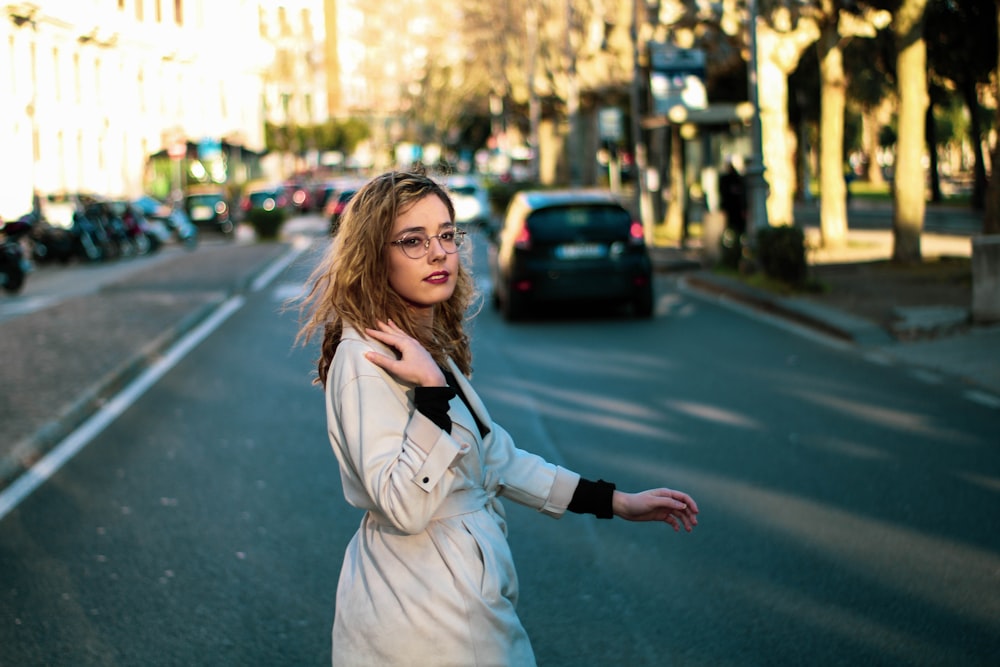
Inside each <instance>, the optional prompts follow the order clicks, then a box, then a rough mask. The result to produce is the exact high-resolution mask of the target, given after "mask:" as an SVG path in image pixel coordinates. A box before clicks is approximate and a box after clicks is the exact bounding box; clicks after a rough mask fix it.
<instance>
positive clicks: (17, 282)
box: [0, 220, 31, 294]
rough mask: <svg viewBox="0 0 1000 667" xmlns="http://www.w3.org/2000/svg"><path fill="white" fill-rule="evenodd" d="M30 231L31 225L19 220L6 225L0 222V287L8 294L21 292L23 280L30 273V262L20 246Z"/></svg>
mask: <svg viewBox="0 0 1000 667" xmlns="http://www.w3.org/2000/svg"><path fill="white" fill-rule="evenodd" d="M30 230H31V225H29V224H28V223H26V222H23V221H21V220H17V221H14V222H8V223H4V222H3V221H2V220H0V285H2V286H3V289H4V291H5V292H7V293H9V294H16V293H17V292H20V291H21V288H22V287H23V286H24V278H25V276H26V275H27V274H28V272H29V271H31V262H29V261H28V258H27V257H25V254H24V248H23V247H22V246H21V239H22V238H23V237H24V236H26V235H27V233H28V232H29V231H30Z"/></svg>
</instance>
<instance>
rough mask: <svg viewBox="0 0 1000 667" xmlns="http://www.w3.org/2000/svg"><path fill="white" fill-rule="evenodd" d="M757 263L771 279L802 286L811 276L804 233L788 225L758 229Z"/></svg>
mask: <svg viewBox="0 0 1000 667" xmlns="http://www.w3.org/2000/svg"><path fill="white" fill-rule="evenodd" d="M757 263H758V264H759V266H760V268H761V270H763V271H764V274H765V275H767V276H768V277H770V278H774V279H775V280H780V281H782V282H785V283H787V284H789V285H793V286H800V285H803V284H804V283H805V282H806V277H807V275H808V265H807V264H806V243H805V234H803V232H802V230H801V229H799V228H798V227H791V226H788V225H783V226H780V227H765V228H763V229H760V230H758V231H757Z"/></svg>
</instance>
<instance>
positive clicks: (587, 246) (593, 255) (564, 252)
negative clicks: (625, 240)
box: [556, 243, 608, 259]
mask: <svg viewBox="0 0 1000 667" xmlns="http://www.w3.org/2000/svg"><path fill="white" fill-rule="evenodd" d="M607 254H608V249H607V247H606V246H604V245H603V244H601V243H570V244H566V245H561V246H556V257H557V258H558V259H600V258H602V257H605V256H606V255H607Z"/></svg>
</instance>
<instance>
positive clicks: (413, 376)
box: [300, 172, 698, 667]
mask: <svg viewBox="0 0 1000 667" xmlns="http://www.w3.org/2000/svg"><path fill="white" fill-rule="evenodd" d="M463 238H464V232H463V230H460V229H458V228H457V227H456V225H455V211H454V208H453V206H452V202H451V199H450V198H449V196H448V194H447V192H446V191H445V190H444V189H443V188H442V187H441V186H440V185H439V184H438V183H437V182H436V181H434V180H433V179H431V178H429V177H427V176H425V175H422V174H419V173H405V172H390V173H386V174H382V175H380V176H377V177H375V178H374V179H372V180H371V181H370V182H368V183H367V184H366V185H365V186H364V187H362V188H361V189H360V190H358V192H357V194H355V196H354V198H353V199H352V200H351V203H350V204H349V206H348V208H347V210H346V211H345V213H344V215H343V217H342V219H341V224H340V228H339V231H338V232H337V234H336V236H335V237H334V239H333V241H332V243H331V247H330V250H329V252H328V254H327V256H326V257H325V259H324V260H323V261H322V262H321V263H320V265H319V266H318V267H317V269H316V271H315V273H314V275H313V277H312V279H311V281H310V282H311V290H310V292H309V295H308V298H307V299H306V301H305V303H304V306H303V308H304V314H305V317H304V320H303V326H302V330H301V332H300V337H302V338H304V339H305V340H306V341H308V340H309V339H310V338H311V337H312V336H314V335H316V336H318V335H320V334H321V335H322V346H321V354H320V358H319V361H318V372H319V377H318V379H317V382H318V383H319V384H321V385H322V386H323V387H324V389H325V392H326V413H327V423H328V432H329V436H330V442H331V443H332V445H333V450H334V453H335V454H336V456H337V460H338V461H339V463H340V473H341V480H342V484H343V489H344V495H345V496H346V499H347V501H348V502H349V503H350V504H351V505H354V506H355V507H359V508H362V509H364V510H367V511H366V513H365V515H364V518H363V519H362V521H361V526H360V527H359V529H358V531H357V533H356V534H355V536H354V538H353V539H352V540H351V542H350V544H349V545H348V547H347V551H346V553H345V556H344V563H343V567H342V569H341V573H340V581H339V583H338V587H337V602H336V614H335V619H334V624H333V664H334V665H337V666H338V667H347V666H350V665H359V666H364V667H369V666H371V665H435V666H440V665H460V666H462V667H468V666H469V665H519V666H524V665H533V664H535V660H534V655H533V653H532V649H531V643H530V642H529V640H528V635H527V633H526V632H525V630H524V628H523V627H522V625H521V623H520V621H519V620H518V617H517V614H516V612H515V605H516V602H517V594H518V587H517V575H516V573H515V570H514V563H513V559H512V557H511V552H510V549H509V546H508V544H507V531H506V525H505V522H504V513H503V507H502V505H501V503H500V500H499V499H500V498H506V499H509V500H511V501H514V502H517V503H520V504H523V505H527V506H529V507H533V508H535V509H537V510H538V511H540V512H542V513H544V514H548V515H549V516H552V517H556V518H558V517H561V516H562V515H563V513H565V512H566V510H569V511H571V512H578V513H583V512H585V513H592V514H595V515H597V516H598V517H603V518H611V517H612V516H619V517H622V518H625V519H628V520H631V521H662V522H666V523H668V524H670V525H671V526H673V528H674V530H679V529H680V528H681V526H683V527H684V529H685V530H687V531H690V530H691V529H692V528H693V527H694V526H695V525H696V524H697V518H696V515H697V513H698V507H697V505H696V504H695V502H694V500H692V499H691V498H690V497H689V496H688V495H687V494H685V493H682V492H680V491H673V490H670V489H665V488H660V489H652V490H649V491H644V492H642V493H635V494H631V493H623V492H621V491H618V490H616V489H615V487H614V485H613V484H609V483H607V482H604V481H597V482H590V481H587V480H585V479H582V478H581V477H580V476H579V475H578V474H576V473H574V472H571V471H569V470H567V469H565V468H562V467H560V466H557V465H553V464H551V463H548V462H546V461H545V460H543V459H542V458H540V457H538V456H536V455H534V454H531V453H528V452H526V451H524V450H521V449H518V448H517V447H516V446H515V445H514V442H513V441H512V440H511V437H510V435H508V434H507V433H506V432H505V431H504V430H503V428H501V427H500V426H499V425H497V424H496V423H494V422H493V421H492V419H490V415H489V412H488V411H487V410H486V407H485V406H484V405H483V403H482V401H480V399H479V397H478V396H477V395H476V392H475V390H474V389H473V388H472V386H471V384H470V383H469V379H468V377H469V375H470V373H471V368H472V365H471V353H470V349H469V339H468V336H467V335H466V333H465V330H464V328H463V322H464V318H465V317H466V316H467V314H468V310H469V307H470V305H471V301H472V298H473V286H472V280H471V278H470V276H469V273H468V272H467V271H466V269H465V268H464V267H463V265H462V262H461V261H460V255H459V249H460V247H461V245H462V241H463Z"/></svg>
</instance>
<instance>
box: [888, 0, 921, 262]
mask: <svg viewBox="0 0 1000 667" xmlns="http://www.w3.org/2000/svg"><path fill="white" fill-rule="evenodd" d="M927 1H928V0H904V2H903V4H902V5H901V6H900V8H899V10H898V11H897V12H896V15H895V16H894V17H893V23H892V31H893V34H894V37H895V41H896V52H897V54H898V55H897V56H896V76H897V80H898V84H897V85H898V87H899V134H898V139H897V141H896V162H895V180H894V182H893V204H894V205H893V215H892V231H893V249H892V259H893V261H895V262H904V263H919V262H920V261H921V259H922V256H921V251H920V234H921V232H922V231H923V226H924V211H925V208H926V201H925V194H924V165H923V157H924V112H925V111H926V109H927V45H926V44H925V43H924V40H923V26H924V14H925V10H926V8H927Z"/></svg>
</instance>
